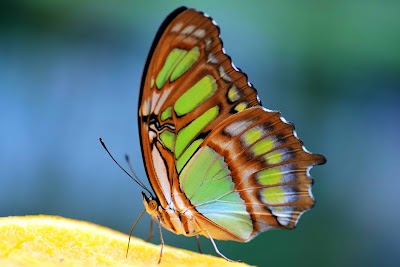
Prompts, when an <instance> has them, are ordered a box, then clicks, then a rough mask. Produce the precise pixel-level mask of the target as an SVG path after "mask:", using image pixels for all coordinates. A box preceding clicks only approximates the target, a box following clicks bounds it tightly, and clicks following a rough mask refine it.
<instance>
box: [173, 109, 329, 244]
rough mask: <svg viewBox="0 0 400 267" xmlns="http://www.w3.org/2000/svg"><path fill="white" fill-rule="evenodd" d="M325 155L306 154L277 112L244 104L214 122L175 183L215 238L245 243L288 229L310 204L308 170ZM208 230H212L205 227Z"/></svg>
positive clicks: (291, 128)
mask: <svg viewBox="0 0 400 267" xmlns="http://www.w3.org/2000/svg"><path fill="white" fill-rule="evenodd" d="M324 162H325V158H324V157H323V156H320V155H315V154H311V153H309V152H307V151H306V150H305V149H304V147H303V145H302V142H301V141H300V140H299V139H298V138H297V137H296V134H295V131H294V126H293V125H292V124H290V123H287V122H286V121H285V120H284V119H283V118H282V117H281V116H280V114H279V113H278V112H274V111H270V110H266V109H264V108H263V107H252V108H248V109H246V110H244V111H242V112H240V113H238V114H234V115H232V116H230V117H229V118H227V119H226V120H224V121H223V122H222V123H220V124H219V125H218V126H217V127H216V128H215V129H214V130H213V131H212V132H211V133H210V134H209V135H208V136H207V138H206V139H205V140H204V142H203V143H202V145H201V146H200V148H199V149H198V150H197V151H196V152H195V153H194V154H193V156H192V158H191V159H190V160H189V162H188V163H187V165H186V166H185V167H184V168H183V171H182V172H181V175H180V181H181V184H180V187H181V189H182V191H183V192H184V193H185V195H186V196H187V197H188V198H189V201H190V202H191V204H192V205H193V206H195V207H196V210H197V211H198V212H199V213H200V214H201V216H203V217H204V218H197V220H199V221H201V222H202V224H203V227H204V228H206V229H207V228H208V229H210V227H209V226H208V225H210V224H214V223H216V224H218V225H219V226H220V228H222V229H223V230H222V231H221V229H218V230H216V231H215V232H213V231H212V230H210V234H211V236H212V237H213V238H216V239H226V238H227V237H226V235H227V233H226V232H229V233H230V234H231V235H233V236H234V237H231V238H230V239H234V240H240V241H248V240H251V239H252V238H254V237H255V236H256V235H257V234H258V233H260V232H263V231H265V230H268V229H272V228H288V229H291V228H294V227H295V225H296V223H297V221H298V219H299V218H300V216H301V214H302V213H303V212H304V211H306V210H308V209H310V208H311V207H312V206H313V205H314V199H313V196H312V194H311V186H312V179H311V177H310V176H309V174H308V171H309V169H310V168H311V167H312V166H313V165H316V164H322V163H324ZM211 229H213V228H211Z"/></svg>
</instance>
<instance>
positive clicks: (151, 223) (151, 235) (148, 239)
mask: <svg viewBox="0 0 400 267" xmlns="http://www.w3.org/2000/svg"><path fill="white" fill-rule="evenodd" d="M153 234H154V232H153V218H150V231H149V235H148V236H147V238H146V242H149V241H150V240H151V238H152V237H153Z"/></svg>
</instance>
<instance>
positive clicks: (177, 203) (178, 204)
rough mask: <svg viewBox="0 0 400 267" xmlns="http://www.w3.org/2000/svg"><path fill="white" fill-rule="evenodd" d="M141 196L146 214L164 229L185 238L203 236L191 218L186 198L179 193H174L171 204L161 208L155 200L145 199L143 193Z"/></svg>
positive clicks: (200, 229) (191, 211) (190, 210)
mask: <svg viewBox="0 0 400 267" xmlns="http://www.w3.org/2000/svg"><path fill="white" fill-rule="evenodd" d="M174 191H175V190H174ZM142 195H143V204H144V207H145V209H146V212H147V213H149V214H150V215H151V217H152V219H153V220H155V221H157V222H158V223H160V224H161V225H162V226H163V227H164V228H165V229H167V230H169V231H171V232H173V233H175V234H181V235H186V236H193V235H197V234H203V235H205V233H204V232H203V229H202V228H201V226H200V225H199V224H198V223H197V222H196V220H195V218H194V216H193V212H195V210H194V208H193V207H191V208H190V207H187V205H188V204H187V203H185V202H187V200H186V197H185V196H184V194H182V193H181V192H176V191H175V193H174V195H173V202H171V203H169V204H168V205H167V206H166V207H163V206H162V205H161V204H160V203H159V201H157V199H153V198H152V197H147V196H146V195H145V194H144V193H142Z"/></svg>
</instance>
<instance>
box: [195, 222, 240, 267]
mask: <svg viewBox="0 0 400 267" xmlns="http://www.w3.org/2000/svg"><path fill="white" fill-rule="evenodd" d="M203 231H205V232H206V233H207V235H208V238H209V239H210V240H211V243H212V244H213V246H214V250H215V252H216V253H217V254H218V255H220V256H221V257H222V258H224V259H225V260H227V261H234V260H231V259H229V258H227V257H226V256H225V255H224V254H222V253H221V252H219V250H218V247H217V244H215V242H214V239H213V238H212V237H211V235H210V233H209V232H208V231H207V230H206V229H203ZM239 262H240V261H239Z"/></svg>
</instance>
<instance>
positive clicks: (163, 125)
mask: <svg viewBox="0 0 400 267" xmlns="http://www.w3.org/2000/svg"><path fill="white" fill-rule="evenodd" d="M139 131H140V137H141V146H142V155H143V158H144V162H145V167H146V171H147V175H148V177H149V180H150V184H151V185H152V188H153V190H154V191H155V193H156V196H157V198H158V199H159V201H160V205H161V206H162V207H164V208H165V207H167V205H168V203H172V202H173V201H174V199H173V194H172V188H173V187H174V183H179V185H178V187H179V188H180V190H181V192H183V194H184V195H185V196H186V198H187V199H188V200H189V202H190V205H192V207H194V209H195V211H197V212H196V213H195V214H194V216H195V217H196V220H197V221H198V222H199V224H201V227H202V229H208V231H209V232H210V234H211V236H212V237H213V238H216V239H231V240H237V241H247V240H250V239H251V238H253V237H254V236H255V235H257V233H259V232H261V231H264V230H266V229H270V228H293V227H294V226H295V224H296V222H297V220H298V218H299V217H300V215H301V214H302V212H304V211H305V210H307V209H309V208H310V207H312V205H313V203H314V201H313V198H312V195H311V191H310V189H311V184H312V180H311V178H310V177H309V176H308V170H309V169H310V168H311V166H313V165H315V164H321V163H323V162H324V160H325V159H324V158H323V157H322V156H320V155H314V154H311V153H309V152H307V151H305V150H304V149H303V147H302V143H301V141H300V140H299V139H297V137H296V136H295V133H294V128H293V126H292V125H291V124H289V123H286V122H285V121H284V120H283V119H282V118H281V116H280V114H279V113H277V112H273V111H269V110H266V109H264V108H263V107H261V106H260V102H259V100H258V97H257V92H256V90H255V89H254V88H253V87H252V85H251V84H250V83H248V80H247V76H246V75H245V74H244V73H243V72H241V71H240V70H239V69H237V68H236V67H234V65H233V64H232V61H231V59H230V57H229V56H228V55H226V54H225V52H224V49H223V45H222V41H221V39H220V38H219V28H218V27H217V26H216V24H215V22H214V21H213V20H212V19H211V18H209V17H208V16H206V15H205V14H203V13H201V12H198V11H196V10H193V9H187V8H184V7H183V8H180V9H177V10H176V11H174V12H173V13H172V14H171V15H170V16H169V17H168V18H167V19H166V20H165V21H164V23H163V24H162V26H161V27H160V29H159V31H158V33H157V36H156V39H155V41H154V43H153V46H152V48H151V50H150V54H149V57H148V60H147V63H146V66H145V70H144V74H143V78H142V85H141V91H140V99H139ZM175 186H176V184H175Z"/></svg>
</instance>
